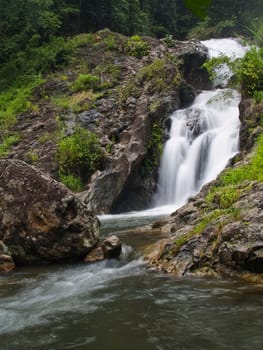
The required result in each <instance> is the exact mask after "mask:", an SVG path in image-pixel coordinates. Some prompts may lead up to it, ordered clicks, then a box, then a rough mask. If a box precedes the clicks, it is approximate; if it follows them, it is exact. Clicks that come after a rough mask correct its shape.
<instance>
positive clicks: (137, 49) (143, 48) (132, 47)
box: [126, 35, 150, 58]
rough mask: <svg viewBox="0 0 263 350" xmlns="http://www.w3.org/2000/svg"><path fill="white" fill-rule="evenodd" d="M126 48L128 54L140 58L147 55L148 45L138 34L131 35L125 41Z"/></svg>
mask: <svg viewBox="0 0 263 350" xmlns="http://www.w3.org/2000/svg"><path fill="white" fill-rule="evenodd" d="M126 48H127V52H128V54H129V55H131V56H134V57H137V58H142V57H143V56H146V55H148V53H149V51H150V46H149V45H148V44H147V43H146V42H145V41H143V40H142V38H141V37H140V36H139V35H134V36H132V37H131V38H130V39H129V40H128V41H127V46H126Z"/></svg>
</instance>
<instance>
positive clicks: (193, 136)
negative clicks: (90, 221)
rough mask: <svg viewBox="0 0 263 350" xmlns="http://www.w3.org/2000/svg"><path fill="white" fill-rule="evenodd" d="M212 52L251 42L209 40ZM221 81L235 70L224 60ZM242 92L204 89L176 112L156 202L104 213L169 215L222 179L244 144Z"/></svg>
mask: <svg viewBox="0 0 263 350" xmlns="http://www.w3.org/2000/svg"><path fill="white" fill-rule="evenodd" d="M203 44H204V45H205V46H206V47H207V48H208V51H209V56H210V57H218V56H220V55H225V56H228V57H229V58H231V59H235V58H238V57H242V56H244V54H245V53H246V51H247V50H248V47H245V46H242V45H241V43H240V42H239V41H238V40H235V39H211V40H206V41H203ZM217 73H218V77H217V80H216V83H215V85H217V86H221V87H222V86H225V85H226V83H227V78H230V77H231V72H229V70H228V69H227V68H226V67H225V66H222V67H221V68H220V69H219V70H218V71H217ZM239 101H240V96H239V94H238V92H237V91H235V90H231V89H217V90H212V91H203V92H201V93H200V95H198V96H197V97H196V99H195V101H194V102H193V104H192V106H190V107H189V108H186V109H181V110H178V111H176V112H174V113H173V114H172V116H171V117H170V118H171V121H172V125H171V130H170V137H169V140H168V141H167V142H166V144H165V146H164V152H163V155H162V159H161V165H160V170H159V184H158V190H157V193H156V195H155V197H154V207H153V208H151V209H149V210H144V211H140V212H132V213H125V214H119V215H114V216H112V215H104V216H101V217H100V219H101V220H103V221H105V220H109V219H111V218H113V217H114V218H118V219H124V220H125V219H127V218H131V219H133V220H134V221H136V218H138V217H151V216H162V215H168V214H170V213H171V212H173V211H175V210H176V209H178V208H179V207H181V206H182V205H184V204H185V203H186V202H187V200H188V199H189V198H190V197H191V196H193V195H195V194H197V193H198V192H199V191H200V189H201V188H202V187H203V185H205V184H206V183H208V182H210V181H212V180H214V179H216V177H217V176H218V174H219V173H220V172H221V171H222V170H223V169H224V168H225V167H226V166H227V164H228V162H229V160H230V159H231V158H232V157H233V156H234V155H235V154H236V153H237V152H238V149H239V127H240V121H239V111H238V104H239Z"/></svg>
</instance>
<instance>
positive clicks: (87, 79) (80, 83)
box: [71, 74, 100, 91]
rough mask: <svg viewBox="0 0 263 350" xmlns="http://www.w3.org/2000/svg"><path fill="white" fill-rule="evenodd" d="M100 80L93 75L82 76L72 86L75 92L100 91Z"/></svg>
mask: <svg viewBox="0 0 263 350" xmlns="http://www.w3.org/2000/svg"><path fill="white" fill-rule="evenodd" d="M99 88H100V79H99V78H98V77H97V76H95V75H92V74H80V75H79V76H78V77H77V79H76V80H75V81H74V83H73V84H72V86H71V89H72V90H73V91H83V90H89V89H90V90H98V89H99Z"/></svg>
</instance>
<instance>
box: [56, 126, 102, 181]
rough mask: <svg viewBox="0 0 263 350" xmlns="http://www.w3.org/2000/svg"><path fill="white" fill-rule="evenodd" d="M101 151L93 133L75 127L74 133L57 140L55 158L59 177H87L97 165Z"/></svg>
mask: <svg viewBox="0 0 263 350" xmlns="http://www.w3.org/2000/svg"><path fill="white" fill-rule="evenodd" d="M101 159H102V151H101V147H100V145H99V142H98V138H97V136H96V135H95V134H93V133H91V132H89V131H88V130H85V129H82V128H80V127H77V128H76V129H75V130H74V133H73V134H72V135H70V136H66V137H64V138H62V139H61V140H59V142H58V149H57V160H58V164H59V174H60V179H61V180H62V179H65V178H66V179H68V181H69V179H71V180H72V182H73V178H70V177H69V178H67V176H69V175H72V176H73V177H75V178H76V177H79V178H84V179H85V178H88V177H89V176H90V175H91V174H92V173H93V172H94V171H95V170H96V169H97V168H98V167H99V164H100V162H101Z"/></svg>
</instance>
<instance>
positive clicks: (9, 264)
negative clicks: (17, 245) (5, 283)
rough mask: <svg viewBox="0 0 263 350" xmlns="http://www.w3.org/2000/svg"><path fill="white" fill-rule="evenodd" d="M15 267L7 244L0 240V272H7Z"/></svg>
mask: <svg viewBox="0 0 263 350" xmlns="http://www.w3.org/2000/svg"><path fill="white" fill-rule="evenodd" d="M14 268H15V263H14V260H13V258H12V257H11V255H10V252H9V250H8V248H7V246H6V245H5V244H4V243H3V242H2V241H0V272H9V271H11V270H13V269H14Z"/></svg>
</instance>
